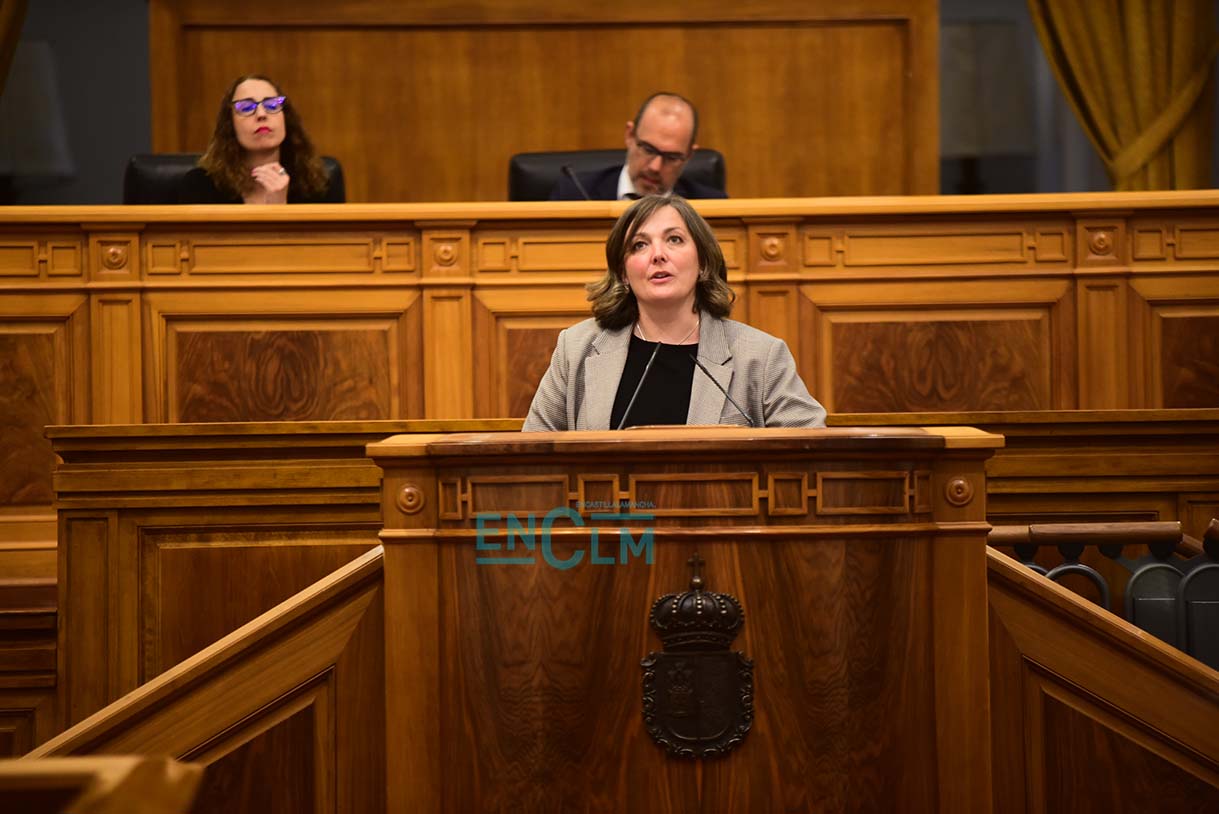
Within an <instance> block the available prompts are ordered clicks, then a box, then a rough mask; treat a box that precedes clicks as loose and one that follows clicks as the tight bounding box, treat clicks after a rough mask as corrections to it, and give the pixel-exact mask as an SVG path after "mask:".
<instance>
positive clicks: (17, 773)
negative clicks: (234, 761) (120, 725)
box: [0, 757, 202, 814]
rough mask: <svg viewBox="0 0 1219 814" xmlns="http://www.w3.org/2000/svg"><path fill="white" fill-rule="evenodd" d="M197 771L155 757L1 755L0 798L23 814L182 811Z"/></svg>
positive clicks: (188, 805) (199, 769) (187, 805)
mask: <svg viewBox="0 0 1219 814" xmlns="http://www.w3.org/2000/svg"><path fill="white" fill-rule="evenodd" d="M201 774H202V767H201V766H197V765H195V764H191V763H179V762H178V761H175V760H168V759H165V758H160V757H76V758H41V759H38V760H22V761H0V800H3V801H4V804H5V807H6V808H7V809H8V810H10V811H21V812H23V813H24V814H60V812H62V813H63V814H69V812H73V814H89V813H92V814H107V812H119V811H141V812H147V814H186V813H187V812H189V811H191V810H192V809H191V801H192V800H193V799H194V798H195V792H196V790H197V789H198V786H199V779H200V776H201Z"/></svg>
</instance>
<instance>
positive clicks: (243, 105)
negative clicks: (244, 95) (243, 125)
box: [233, 96, 288, 116]
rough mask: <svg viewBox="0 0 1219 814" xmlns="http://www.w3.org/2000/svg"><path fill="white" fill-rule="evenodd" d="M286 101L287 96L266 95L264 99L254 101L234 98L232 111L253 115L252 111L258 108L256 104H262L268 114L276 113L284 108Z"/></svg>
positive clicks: (243, 114) (242, 114)
mask: <svg viewBox="0 0 1219 814" xmlns="http://www.w3.org/2000/svg"><path fill="white" fill-rule="evenodd" d="M287 103H288V97H287V96H268V97H267V98H266V99H262V100H260V101H255V100H254V99H234V100H233V112H234V113H236V114H237V115H238V116H253V115H254V111H256V110H258V106H259V105H262V109H263V110H265V111H266V112H267V114H268V115H271V114H274V113H278V112H280V111H281V110H283V109H284V105H286V104H287Z"/></svg>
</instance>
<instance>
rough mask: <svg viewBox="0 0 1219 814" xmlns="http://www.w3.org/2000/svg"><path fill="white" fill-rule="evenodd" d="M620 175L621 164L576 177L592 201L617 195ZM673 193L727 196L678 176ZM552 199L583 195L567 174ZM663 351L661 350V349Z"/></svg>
mask: <svg viewBox="0 0 1219 814" xmlns="http://www.w3.org/2000/svg"><path fill="white" fill-rule="evenodd" d="M621 175H622V165H621V164H619V165H617V166H615V167H609V168H608V169H604V170H601V171H599V172H581V173H577V174H576V177H577V178H579V179H580V185H581V186H583V187H584V191H585V192H587V193H588V195H589V197H590V198H591V199H592V200H594V201H612V200H614V199H616V198H617V197H618V178H619V177H620V176H621ZM673 193H674V194H675V195H680V196H681V197H683V198H727V197H728V193H726V192H724V191H723V190H722V189H716V188H715V187H709V186H707V185H706V184H700V183H698V182H697V181H691V180H690V179H688V178H682V177H680V176H678V178H677V183H676V184H674V185H673ZM550 200H552V201H582V200H584V196H583V195H581V194H580V190H578V189H576V185H575V183H573V182H572V180H571V178H569V177H568V176H567V175H561V176H559V182H558V183H557V184H555V186H554V189H553V190H551V192H550ZM662 353H663V351H662Z"/></svg>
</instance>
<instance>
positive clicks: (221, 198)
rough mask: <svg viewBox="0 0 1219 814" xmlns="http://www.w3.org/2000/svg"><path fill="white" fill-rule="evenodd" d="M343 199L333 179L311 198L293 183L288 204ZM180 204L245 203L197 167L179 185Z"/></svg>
mask: <svg viewBox="0 0 1219 814" xmlns="http://www.w3.org/2000/svg"><path fill="white" fill-rule="evenodd" d="M343 198H344V196H343V192H342V188H341V187H338V186H336V185H335V183H334V179H333V178H331V179H329V180H328V182H327V184H326V189H324V190H322V193H321V194H320V195H313V196H310V197H302V196H301V195H300V194H299V193H298V192H297V191H296V190H294V189H293V188H292V183H291V181H289V183H288V203H290V204H298V203H343V202H344V200H343ZM178 203H180V204H239V203H244V201H242V199H241V196H240V195H230V194H228V193H227V192H224V191H222V190H221V189H220V188H219V187H217V186H216V185H215V184H214V183H212V179H211V176H209V175H208V174H207V170H205V169H203V167H195V168H194V169H192V170H191V171H190V172H188V173H187V174H186V175H184V176H183V177H182V182H181V183H180V184H179V185H178Z"/></svg>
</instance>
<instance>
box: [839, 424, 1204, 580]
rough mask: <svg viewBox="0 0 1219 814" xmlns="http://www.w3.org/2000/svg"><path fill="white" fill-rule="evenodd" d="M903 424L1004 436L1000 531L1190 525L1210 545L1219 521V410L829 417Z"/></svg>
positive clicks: (996, 486) (994, 479) (995, 491)
mask: <svg viewBox="0 0 1219 814" xmlns="http://www.w3.org/2000/svg"><path fill="white" fill-rule="evenodd" d="M897 421H901V422H903V423H909V424H912V425H915V426H943V425H958V424H964V425H972V426H975V427H977V428H979V429H982V430H986V431H988V432H992V433H995V434H998V435H1002V436H1003V437H1004V439H1005V441H1004V447H1003V448H1002V449H1000V450H998V451H997V452H996V454H995V457H993V458H991V459H990V460H989V461H987V464H986V475H987V517H988V518H989V519H990V521H991V522H992V523H994V524H996V525H1019V524H1024V525H1028V524H1030V523H1101V522H1109V521H1111V522H1139V521H1180V522H1181V525H1182V530H1183V531H1184V533H1185V534H1187V535H1189V536H1191V537H1195V538H1198V539H1201V537H1202V534H1203V532H1204V531H1205V529H1206V526H1207V524H1208V523H1209V522H1210V519H1211V518H1212V517H1216V516H1219V423H1217V422H1219V410H1215V409H1212V408H1208V409H1201V410H1071V411H1036V412H956V413H907V414H895V413H873V414H868V413H849V414H831V415H830V417H829V423H830V424H831V425H841V426H844V427H850V426H857V427H860V426H873V425H879V426H889V425H892V424H894V423H896V422H897ZM1132 553H1133V552H1132ZM1098 559H1100V558H1098ZM1089 564H1092V565H1095V566H1097V567H1100V568H1107V567H1110V566H1107V565H1105V564H1104V563H1103V562H1093V561H1092V560H1091V559H1090V561H1089Z"/></svg>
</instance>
